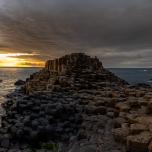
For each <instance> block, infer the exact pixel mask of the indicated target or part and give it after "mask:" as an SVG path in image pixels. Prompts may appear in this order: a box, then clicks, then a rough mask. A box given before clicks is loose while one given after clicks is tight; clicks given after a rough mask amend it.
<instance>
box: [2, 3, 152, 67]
mask: <svg viewBox="0 0 152 152" xmlns="http://www.w3.org/2000/svg"><path fill="white" fill-rule="evenodd" d="M73 52H84V53H87V54H88V55H91V56H97V57H98V58H99V59H101V61H102V62H103V64H104V66H105V67H113V68H115V67H118V68H119V67H122V68H127V67H131V68H133V67H146V68H151V67H152V1H151V0H0V66H3V67H5V66H7V67H10V66H21V67H33V66H43V65H44V62H45V61H46V60H48V59H54V58H56V57H60V56H62V55H65V54H70V53H73Z"/></svg>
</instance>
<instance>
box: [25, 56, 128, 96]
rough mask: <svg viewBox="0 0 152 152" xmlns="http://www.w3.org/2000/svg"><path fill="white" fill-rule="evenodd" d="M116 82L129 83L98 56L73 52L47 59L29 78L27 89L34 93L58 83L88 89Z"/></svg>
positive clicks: (120, 83) (119, 83)
mask: <svg viewBox="0 0 152 152" xmlns="http://www.w3.org/2000/svg"><path fill="white" fill-rule="evenodd" d="M115 84H116V85H120V86H122V85H125V84H127V83H126V82H125V81H124V80H122V79H120V78H118V77H117V76H115V75H114V74H113V73H111V72H110V71H108V70H106V69H104V68H103V66H102V62H100V61H99V59H97V58H96V57H95V58H91V57H89V56H87V55H85V54H83V53H73V54H71V55H66V56H64V57H61V58H59V59H55V60H49V61H47V62H46V65H45V68H44V69H43V70H42V71H40V72H38V73H35V74H33V75H32V76H31V77H30V79H28V80H27V82H26V85H25V90H26V92H27V93H34V92H36V91H44V90H50V89H53V88H54V87H55V86H56V85H60V86H63V87H73V88H75V89H76V88H77V89H85V88H86V89H87V88H97V87H99V86H101V87H102V86H105V85H115Z"/></svg>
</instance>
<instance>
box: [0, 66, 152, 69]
mask: <svg viewBox="0 0 152 152" xmlns="http://www.w3.org/2000/svg"><path fill="white" fill-rule="evenodd" d="M44 67H45V66H42V67H35V66H34V67H5V66H3V67H1V66H0V68H44ZM105 68H106V69H113V68H118V69H135V68H136V69H144V68H146V69H151V68H152V67H105Z"/></svg>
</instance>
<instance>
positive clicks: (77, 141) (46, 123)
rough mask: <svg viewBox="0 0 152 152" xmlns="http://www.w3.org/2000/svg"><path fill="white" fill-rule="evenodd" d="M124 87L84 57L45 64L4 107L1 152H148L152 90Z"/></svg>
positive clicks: (151, 134)
mask: <svg viewBox="0 0 152 152" xmlns="http://www.w3.org/2000/svg"><path fill="white" fill-rule="evenodd" d="M80 57H81V58H82V59H81V60H80ZM65 58H66V60H68V61H67V62H65V61H66V60H64V59H65ZM78 59H79V60H78ZM80 61H81V62H80ZM82 61H83V62H82ZM85 61H86V63H85ZM79 62H80V63H84V65H83V64H82V66H80V63H79ZM63 63H64V64H63ZM72 63H73V64H72ZM90 63H91V65H93V66H89V67H90V68H89V67H88V65H90ZM67 64H68V68H67V67H66V66H67ZM70 65H71V67H70ZM86 66H87V67H86ZM53 68H55V69H56V70H55V71H52V70H54V69H53ZM67 71H68V72H67ZM86 71H87V72H86ZM105 73H106V75H105ZM42 84H43V85H42ZM44 84H45V85H44ZM126 84H127V83H126V82H125V81H123V80H121V79H120V78H118V77H116V76H115V75H113V74H112V73H110V72H109V71H107V70H105V69H104V68H103V66H102V63H101V62H99V60H97V59H96V58H95V59H90V57H88V56H85V55H84V54H73V55H71V56H65V57H63V58H62V59H60V60H55V61H48V62H47V63H46V68H45V69H43V70H42V71H40V72H38V73H36V74H34V75H32V76H31V77H30V78H29V79H28V80H27V81H26V84H25V87H24V88H23V89H21V90H17V91H15V92H14V93H12V94H10V95H8V101H7V102H6V103H4V104H3V107H4V108H5V110H6V113H5V115H4V116H3V117H2V127H1V128H0V147H1V148H0V151H3V152H10V151H11V152H12V151H15V152H20V151H21V152H24V151H25V152H32V151H37V152H44V151H45V152H57V151H59V152H126V151H128V152H147V151H148V150H149V151H152V144H151V143H152V115H151V114H152V108H151V100H152V93H151V92H152V88H151V87H142V86H140V87H139V86H138V88H136V87H129V86H127V85H126Z"/></svg>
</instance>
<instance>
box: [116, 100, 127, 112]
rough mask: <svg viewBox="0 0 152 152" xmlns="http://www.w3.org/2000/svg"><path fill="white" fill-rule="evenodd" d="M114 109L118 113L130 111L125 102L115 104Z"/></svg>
mask: <svg viewBox="0 0 152 152" xmlns="http://www.w3.org/2000/svg"><path fill="white" fill-rule="evenodd" d="M115 108H116V109H118V111H119V112H128V111H129V110H130V106H129V105H128V104H127V103H125V102H119V103H117V104H116V105H115Z"/></svg>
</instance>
